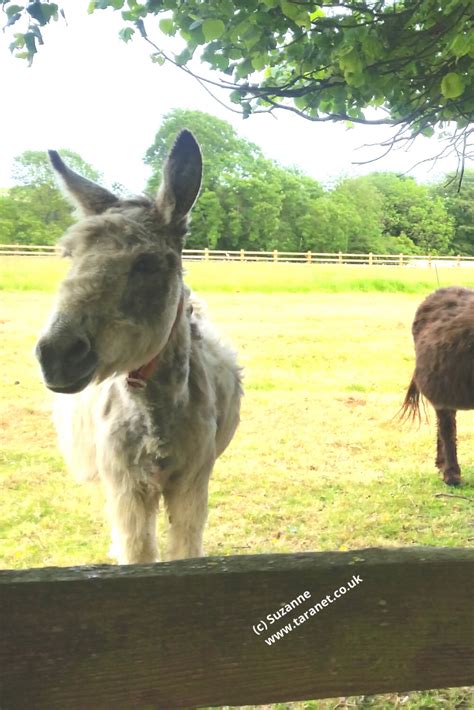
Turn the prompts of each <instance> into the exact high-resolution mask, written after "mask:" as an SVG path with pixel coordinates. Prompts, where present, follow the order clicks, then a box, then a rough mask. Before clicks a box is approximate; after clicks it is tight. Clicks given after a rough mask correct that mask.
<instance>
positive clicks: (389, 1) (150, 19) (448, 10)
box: [2, 0, 474, 154]
mask: <svg viewBox="0 0 474 710" xmlns="http://www.w3.org/2000/svg"><path fill="white" fill-rule="evenodd" d="M2 6H3V9H4V11H5V13H6V17H7V23H6V24H7V26H8V27H12V28H13V30H14V31H15V34H14V38H13V42H12V44H11V49H12V51H14V52H15V53H16V55H17V56H19V57H24V58H27V59H29V60H30V61H31V60H32V58H33V56H34V54H35V52H36V51H37V46H38V44H41V43H42V41H43V40H42V36H41V27H42V26H43V25H45V24H47V23H49V22H50V20H51V19H53V18H57V16H58V13H61V12H63V11H62V8H61V5H60V4H58V3H53V2H49V0H45V1H44V2H42V1H40V0H33V2H31V3H29V4H28V5H26V6H24V5H19V4H17V3H16V1H15V0H2ZM106 8H112V9H114V10H117V11H121V14H122V18H123V20H124V22H125V23H126V26H125V27H124V28H123V29H122V30H121V33H120V34H121V37H122V39H123V40H124V41H129V40H130V39H131V37H132V35H133V34H134V33H135V32H138V33H139V34H141V35H142V37H144V38H145V39H146V40H147V41H149V42H150V44H151V45H153V48H154V51H153V55H152V57H153V59H154V60H155V61H156V62H158V63H163V62H165V61H170V62H173V63H174V64H177V65H178V66H181V67H182V68H183V70H185V71H188V72H190V73H194V75H195V70H194V69H191V68H190V65H189V63H190V61H191V60H192V58H193V57H198V58H199V59H200V60H201V61H202V62H204V63H205V64H207V65H208V66H209V67H211V68H212V69H213V70H215V71H216V72H217V73H218V75H220V76H217V75H216V81H209V80H208V79H203V78H201V80H202V81H206V82H207V83H208V84H213V83H214V84H215V85H216V86H219V87H221V88H225V89H227V90H229V91H230V98H231V101H233V102H234V103H236V104H238V106H239V108H240V110H241V112H242V114H243V115H244V117H245V116H248V115H250V114H251V113H252V112H254V111H272V110H274V109H276V108H279V109H284V110H289V111H293V112H295V113H297V114H299V115H300V116H303V117H305V118H307V119H309V120H311V121H328V120H343V121H350V122H359V123H368V124H371V123H373V124H381V123H382V124H383V123H386V124H392V125H396V126H399V127H400V132H399V134H398V135H397V136H396V138H394V139H393V140H394V142H395V143H396V142H397V141H399V140H401V139H403V138H407V137H408V136H413V135H417V134H420V133H421V134H423V135H427V136H429V135H432V134H433V132H434V130H435V128H436V127H437V126H440V125H441V126H442V125H444V124H446V122H449V121H454V122H456V127H457V128H456V130H455V133H454V137H453V144H454V148H455V149H456V150H458V151H460V152H462V154H465V151H466V147H465V143H466V139H467V136H468V135H470V134H471V133H472V130H473V129H472V127H471V126H470V122H471V121H472V116H473V113H474V68H473V65H474V63H473V61H472V60H473V58H474V18H473V12H472V0H445V2H437V1H436V0H397V2H393V0H318V2H313V1H311V0H207V2H202V0H187V1H186V2H182V1H181V0H144V1H143V2H139V1H138V0H91V1H90V3H89V12H90V13H93V12H94V11H96V10H101V9H106ZM17 28H19V31H16V30H17ZM160 33H163V34H165V35H169V36H176V38H177V40H178V42H177V44H176V51H175V52H174V53H169V54H167V53H166V52H164V51H163V50H162V48H161V47H160V40H159V37H160ZM370 108H382V109H383V115H380V113H379V114H378V115H377V116H374V115H373V112H371V111H370V110H369V109H370ZM406 131H408V133H407V132H406ZM392 144H393V143H392ZM392 144H391V145H392Z"/></svg>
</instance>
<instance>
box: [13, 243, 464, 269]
mask: <svg viewBox="0 0 474 710" xmlns="http://www.w3.org/2000/svg"><path fill="white" fill-rule="evenodd" d="M56 253H57V251H56V248H55V247H54V246H51V245H37V244H0V256H35V257H37V256H54V255H55V254H56ZM183 257H184V259H185V260H186V261H242V262H243V261H245V262H255V261H263V262H265V261H267V262H272V263H295V264H339V265H344V266H347V265H359V266H412V267H428V268H429V267H433V266H435V267H453V266H454V267H456V266H457V267H461V266H463V267H465V266H470V267H474V256H460V255H459V254H458V255H449V256H438V255H436V256H435V255H431V254H426V255H423V256H421V255H418V254H417V255H413V254H373V253H372V252H369V253H368V254H355V253H345V252H342V251H339V252H312V251H305V252H298V251H278V250H276V249H274V250H272V251H249V250H247V249H239V250H233V251H225V250H223V249H207V248H206V249H184V250H183Z"/></svg>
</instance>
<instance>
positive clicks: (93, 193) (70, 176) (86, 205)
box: [48, 150, 117, 215]
mask: <svg viewBox="0 0 474 710" xmlns="http://www.w3.org/2000/svg"><path fill="white" fill-rule="evenodd" d="M48 155H49V159H50V161H51V165H52V166H53V168H54V169H55V171H56V172H57V173H58V174H59V176H60V177H61V179H62V181H63V183H64V187H65V188H66V192H67V193H68V194H69V196H70V197H71V199H72V201H73V202H74V204H75V205H76V206H77V207H79V209H80V210H81V211H82V212H83V214H85V215H94V214H100V213H101V212H104V211H105V210H106V209H107V208H108V207H111V206H112V205H113V204H114V203H115V202H117V197H115V195H113V194H112V193H111V192H109V191H108V190H105V189H104V188H103V187H100V185H96V184H95V182H92V181H91V180H87V178H84V177H82V175H78V174H77V173H75V172H74V170H71V169H70V168H68V166H67V165H66V164H65V163H64V162H63V161H62V159H61V157H60V156H59V153H58V152H57V151H55V150H48Z"/></svg>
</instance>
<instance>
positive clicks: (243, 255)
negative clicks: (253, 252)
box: [240, 249, 245, 261]
mask: <svg viewBox="0 0 474 710" xmlns="http://www.w3.org/2000/svg"><path fill="white" fill-rule="evenodd" d="M240 261H245V251H244V249H241V250H240Z"/></svg>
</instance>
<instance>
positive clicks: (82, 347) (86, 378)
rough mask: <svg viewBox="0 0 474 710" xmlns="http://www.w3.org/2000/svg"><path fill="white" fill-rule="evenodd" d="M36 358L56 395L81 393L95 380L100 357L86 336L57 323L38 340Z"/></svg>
mask: <svg viewBox="0 0 474 710" xmlns="http://www.w3.org/2000/svg"><path fill="white" fill-rule="evenodd" d="M35 355H36V357H37V358H38V361H39V363H40V365H41V370H42V372H43V377H44V381H45V384H46V386H47V387H48V388H49V389H50V390H53V392H62V393H65V394H74V393H76V392H80V391H81V390H83V389H84V388H85V387H87V385H88V384H89V382H90V381H91V380H92V378H93V376H94V372H95V370H96V367H97V355H96V354H95V353H94V352H93V350H92V348H91V343H90V341H89V339H88V338H87V336H86V335H85V334H83V333H77V332H74V330H73V329H72V328H71V327H70V326H64V325H60V324H59V323H58V322H56V324H55V325H54V326H53V327H51V328H50V330H49V331H48V332H47V333H45V335H43V336H42V337H41V338H40V339H39V341H38V343H37V345H36V349H35Z"/></svg>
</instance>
